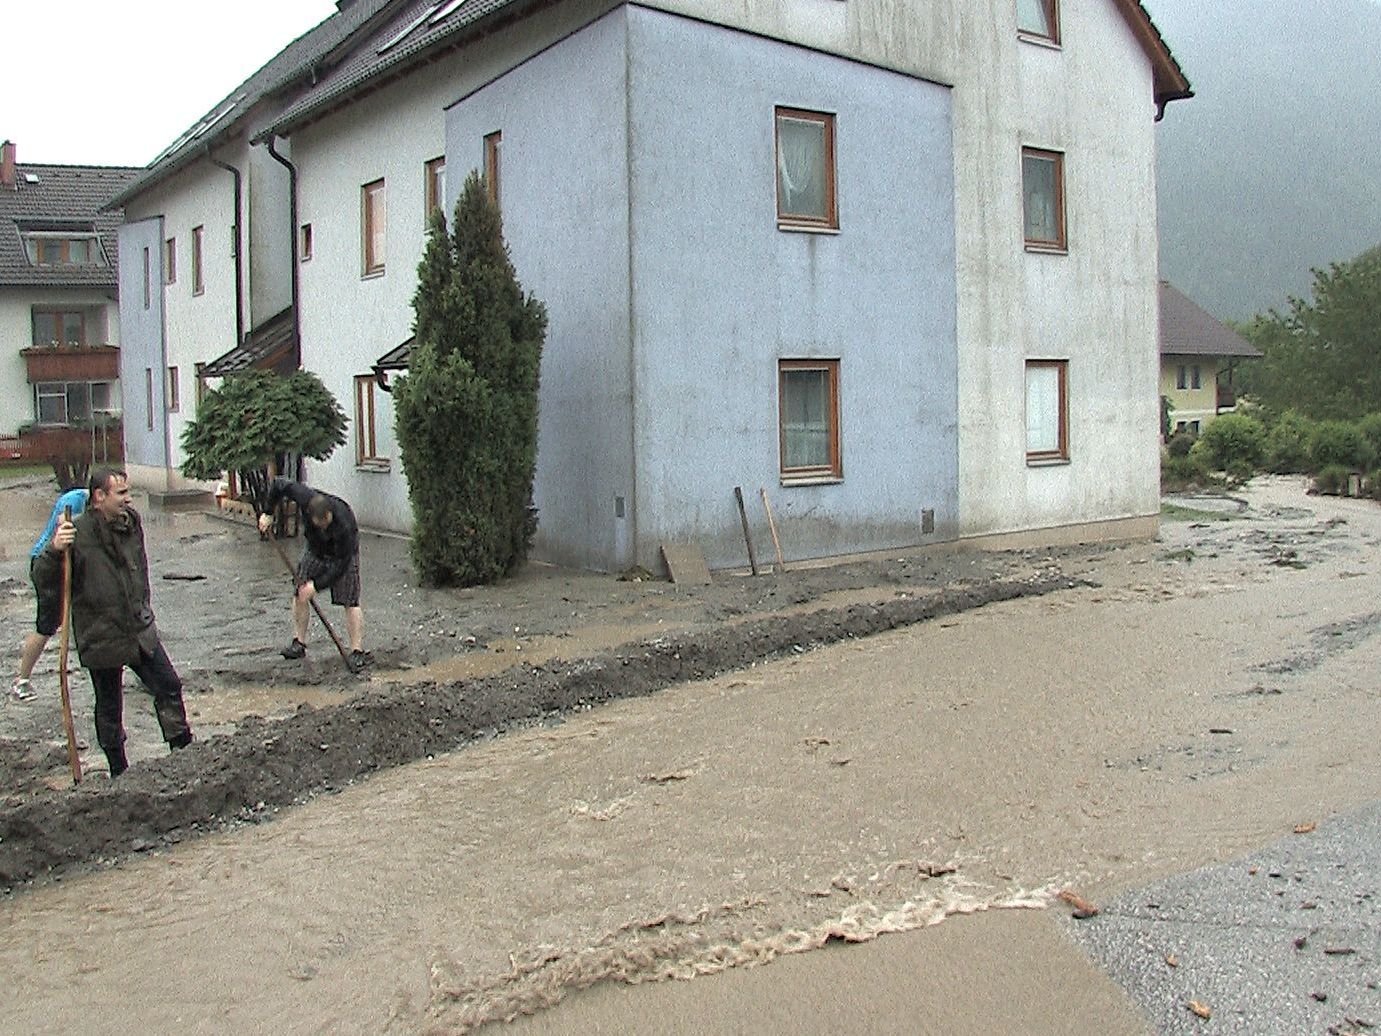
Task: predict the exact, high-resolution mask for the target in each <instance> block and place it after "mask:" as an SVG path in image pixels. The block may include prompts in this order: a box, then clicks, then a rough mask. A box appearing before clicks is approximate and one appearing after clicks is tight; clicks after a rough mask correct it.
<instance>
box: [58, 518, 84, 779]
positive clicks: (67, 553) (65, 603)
mask: <svg viewBox="0 0 1381 1036" xmlns="http://www.w3.org/2000/svg"><path fill="white" fill-rule="evenodd" d="M62 517H63V520H64V521H67V522H70V521H71V520H72V508H71V507H66V508H63V512H62ZM71 639H72V548H71V547H70V546H69V547H68V548H67V549H66V550H64V551H63V552H62V636H61V638H60V639H59V640H58V689H59V690H60V691H61V692H62V727H63V729H64V730H65V731H66V732H67V761H68V762H69V763H71V764H72V783H73V784H80V783H81V782H82V760H81V756H79V755H78V754H77V731H76V728H75V726H74V725H73V723H72V692H71V689H70V688H69V687H68V686H67V649H68V644H69V642H70V641H71Z"/></svg>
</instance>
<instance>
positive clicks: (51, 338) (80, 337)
mask: <svg viewBox="0 0 1381 1036" xmlns="http://www.w3.org/2000/svg"><path fill="white" fill-rule="evenodd" d="M33 320H34V339H33V344H34V345H37V346H49V345H85V344H86V314H85V313H83V312H82V311H81V310H77V309H35V310H34V311H33Z"/></svg>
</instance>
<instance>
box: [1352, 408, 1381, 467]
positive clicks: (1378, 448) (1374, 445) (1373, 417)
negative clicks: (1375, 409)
mask: <svg viewBox="0 0 1381 1036" xmlns="http://www.w3.org/2000/svg"><path fill="white" fill-rule="evenodd" d="M1357 430H1358V431H1359V432H1361V433H1362V437H1363V438H1365V439H1366V440H1367V442H1369V443H1371V455H1372V457H1373V458H1377V457H1381V413H1371V414H1367V416H1366V417H1364V418H1362V419H1361V420H1360V421H1358V422H1357Z"/></svg>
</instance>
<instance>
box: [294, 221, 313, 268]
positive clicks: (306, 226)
mask: <svg viewBox="0 0 1381 1036" xmlns="http://www.w3.org/2000/svg"><path fill="white" fill-rule="evenodd" d="M297 257H298V259H299V260H300V261H301V262H304V263H305V262H306V261H307V260H308V259H310V258H311V257H312V225H311V224H310V223H303V224H302V226H301V227H299V228H298V232H297Z"/></svg>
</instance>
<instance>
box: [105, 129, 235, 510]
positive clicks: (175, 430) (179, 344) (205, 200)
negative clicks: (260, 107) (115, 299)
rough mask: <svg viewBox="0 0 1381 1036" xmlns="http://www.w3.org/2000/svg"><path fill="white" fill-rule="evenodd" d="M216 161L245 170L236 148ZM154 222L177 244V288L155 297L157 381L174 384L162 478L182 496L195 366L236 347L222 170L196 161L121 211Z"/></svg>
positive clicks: (228, 202) (129, 218)
mask: <svg viewBox="0 0 1381 1036" xmlns="http://www.w3.org/2000/svg"><path fill="white" fill-rule="evenodd" d="M218 156H219V157H220V158H221V160H222V161H225V162H229V163H231V164H235V165H240V166H243V164H244V155H243V153H242V152H241V153H238V154H237V152H236V150H235V149H234V148H229V147H227V148H224V149H222V151H220V152H218ZM159 218H161V220H162V223H163V227H162V234H163V238H164V239H165V240H166V239H167V238H175V239H176V241H177V280H176V281H175V282H174V283H172V284H167V285H164V284H163V283H162V278H161V275H160V277H159V278H158V279H157V281H156V284H155V289H157V288H159V287H161V288H162V296H163V298H162V303H163V321H164V328H163V334H164V338H165V342H166V346H165V350H164V369H163V371H162V377H163V379H164V381H165V384H164V386H163V388H164V391H165V392H166V390H167V385H166V379H167V377H168V370H167V368H169V367H176V368H177V376H178V403H179V406H178V410H177V411H176V412H172V413H169V414H168V416H167V421H168V428H167V438H168V458H169V459H168V466H169V468H170V469H172V470H170V471H169V472H168V476H167V483H168V487H169V488H180V487H183V486H186V485H192V484H194V483H190V482H188V481H187V480H185V479H183V478H182V477H181V475H180V474H179V473H178V470H177V469H178V468H180V466H181V464H182V460H183V453H182V432H183V429H184V428H185V427H186V424H187V422H188V421H189V420H192V419H193V418H195V416H196V409H195V408H196V376H195V371H196V364H198V363H207V362H209V361H211V360H214V359H215V358H216V357H218V356H220V355H222V354H223V353H225V352H227V351H228V350H230V349H232V348H233V347H234V346H235V344H236V341H235V266H234V263H235V258H234V255H233V247H232V242H233V230H232V228H233V226H234V220H235V203H234V180H233V178H232V177H231V175H230V174H229V173H228V172H226V171H225V170H224V169H221V168H219V167H217V166H213V165H211V164H210V163H208V162H205V161H198V162H196V163H194V164H193V165H192V166H191V167H189V168H188V169H187V170H185V171H183V172H180V173H178V174H175V175H174V176H172V177H170V178H169V179H168V180H166V181H164V182H163V183H161V184H159V185H157V186H156V187H155V188H153V189H152V190H150V191H148V192H146V193H144V194H142V195H140V196H139V197H137V198H135V199H134V200H132V201H131V202H130V203H129V204H127V205H126V207H125V221H126V223H127V224H128V223H133V222H137V221H141V220H145V219H159ZM197 226H201V227H203V228H204V230H203V236H202V283H203V288H204V290H203V291H202V293H201V294H199V295H197V294H193V291H192V288H193V277H192V229H193V228H194V227H197ZM161 249H162V242H160V243H159V249H158V250H157V251H158V252H159V254H158V256H156V257H155V258H156V260H157V261H156V262H155V267H156V268H157V269H158V270H160V271H161V270H162V254H161ZM121 255H122V258H123V259H124V260H125V261H126V262H130V261H134V262H136V263H137V264H138V265H140V266H141V267H142V256H136V255H134V254H131V255H130V256H125V255H124V253H123V252H122V253H121ZM122 265H123V264H122ZM141 276H142V274H141ZM121 306H122V311H124V312H132V311H133V310H131V309H130V307H142V299H140V298H137V297H135V298H132V297H130V296H128V295H126V294H123V293H122V298H121ZM141 323H142V321H141ZM126 324H128V321H126ZM247 329H248V325H246V330H247ZM127 337H128V335H127ZM134 344H135V345H136V346H137V345H139V344H140V343H139V342H138V341H136V342H134ZM134 390H135V391H137V392H138V393H139V394H140V398H142V397H143V396H144V395H145V394H146V388H145V386H144V385H143V384H142V383H141V384H139V385H137V386H135V389H134ZM128 399H129V397H128V395H127V400H128ZM165 399H166V397H165ZM195 484H197V485H199V484H200V483H195Z"/></svg>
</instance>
